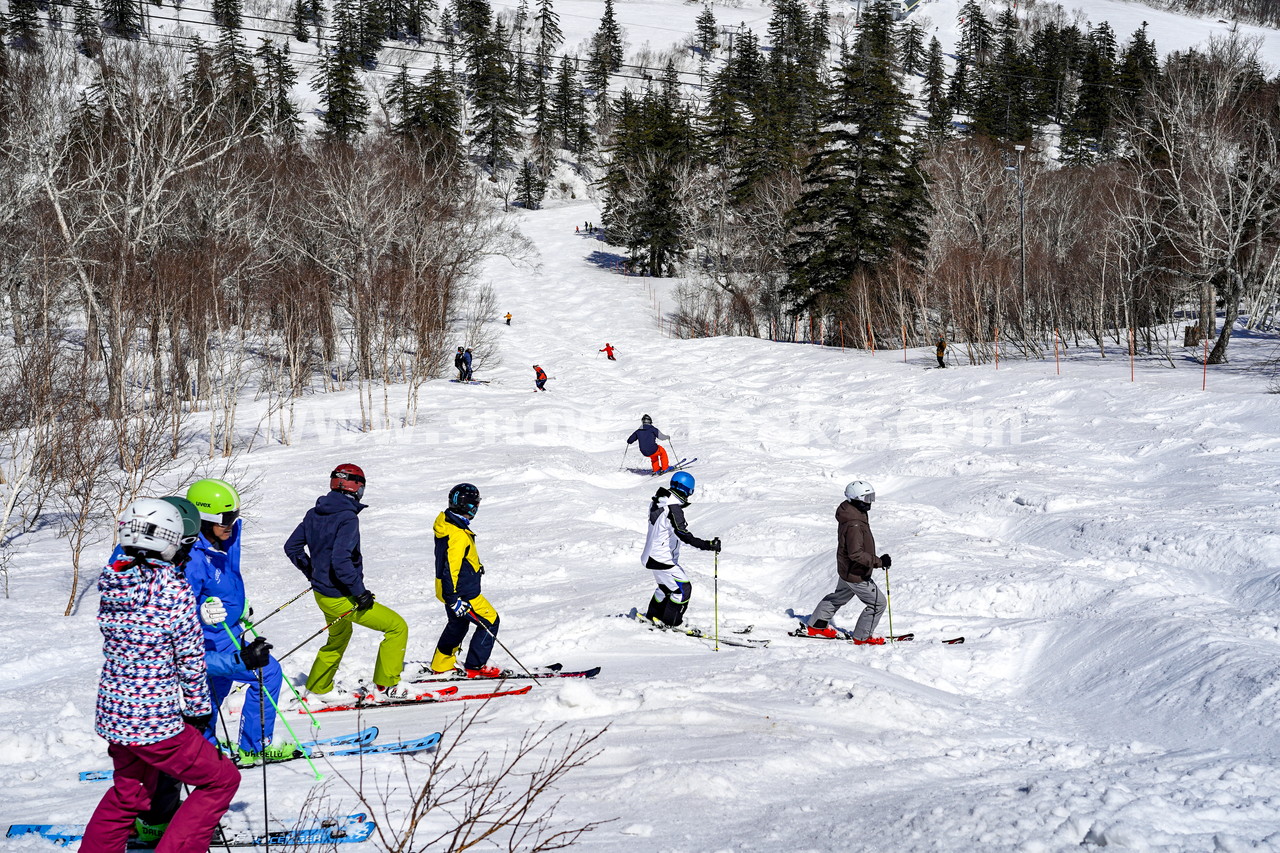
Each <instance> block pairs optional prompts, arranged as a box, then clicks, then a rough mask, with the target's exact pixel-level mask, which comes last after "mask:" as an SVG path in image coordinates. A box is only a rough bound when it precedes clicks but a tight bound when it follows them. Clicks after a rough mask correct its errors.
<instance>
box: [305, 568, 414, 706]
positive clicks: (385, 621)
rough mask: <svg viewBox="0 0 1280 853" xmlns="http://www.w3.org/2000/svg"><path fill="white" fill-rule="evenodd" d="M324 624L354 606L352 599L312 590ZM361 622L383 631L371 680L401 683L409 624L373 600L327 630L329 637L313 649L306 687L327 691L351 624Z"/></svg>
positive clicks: (380, 682) (349, 637)
mask: <svg viewBox="0 0 1280 853" xmlns="http://www.w3.org/2000/svg"><path fill="white" fill-rule="evenodd" d="M312 594H313V595H315V597H316V604H318V605H320V612H321V613H323V614H324V621H325V623H326V624H327V623H329V622H333V620H335V619H337V618H338V617H339V616H341V615H342V614H343V613H346V612H347V611H348V610H350V609H351V608H352V607H354V606H355V600H354V599H351V598H347V597H342V598H330V597H329V596H326V595H321V594H320V593H318V592H313V593H312ZM352 623H355V624H356V625H363V626H364V627H366V628H371V629H373V630H374V631H381V632H382V643H381V645H379V646H378V659H377V660H376V661H375V662H374V664H373V683H374V684H376V685H378V686H379V687H393V686H394V685H396V684H399V683H400V671H401V670H402V669H404V650H405V648H406V647H407V646H408V645H409V626H408V625H407V624H406V623H405V621H404V619H403V618H402V617H401V616H400V614H399V613H396V612H395V611H394V610H392V609H391V608H390V607H386V606H384V605H381V604H378V603H377V602H376V601H375V602H374V604H373V606H372V607H370V608H369V609H368V610H357V611H356V612H354V613H352V614H351V615H350V616H348V617H347V618H346V619H343V620H342V621H341V622H338V623H336V624H335V625H333V627H331V628H330V629H329V639H328V640H327V641H326V642H325V644H324V645H323V646H321V648H320V651H318V652H316V660H315V663H313V664H311V673H310V674H309V675H308V676H307V690H309V691H310V692H312V693H328V692H329V691H330V690H332V689H333V678H334V676H335V675H337V674H338V664H340V663H342V654H343V652H345V651H346V650H347V643H349V642H351V625H352Z"/></svg>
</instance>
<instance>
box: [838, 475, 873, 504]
mask: <svg viewBox="0 0 1280 853" xmlns="http://www.w3.org/2000/svg"><path fill="white" fill-rule="evenodd" d="M844 496H845V497H846V498H848V499H849V500H851V501H863V502H865V503H872V502H873V501H875V499H876V490H875V488H874V487H872V485H871V484H870V483H868V482H867V481H866V480H854V481H853V482H852V483H850V484H849V485H847V486H845V487H844Z"/></svg>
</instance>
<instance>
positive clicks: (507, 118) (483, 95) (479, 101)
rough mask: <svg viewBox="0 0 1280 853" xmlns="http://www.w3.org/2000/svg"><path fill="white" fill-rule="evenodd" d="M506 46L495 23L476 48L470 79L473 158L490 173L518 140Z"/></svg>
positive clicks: (499, 24)
mask: <svg viewBox="0 0 1280 853" xmlns="http://www.w3.org/2000/svg"><path fill="white" fill-rule="evenodd" d="M506 43H507V32H506V27H505V26H503V24H502V22H501V21H498V22H497V23H495V24H494V28H493V32H492V34H491V35H490V37H489V39H487V40H486V41H485V42H484V43H483V44H481V45H478V46H477V56H476V69H477V70H476V74H475V77H474V79H473V80H472V88H473V94H472V100H473V103H474V105H475V113H474V115H473V117H472V118H473V120H472V143H473V145H474V146H475V153H476V154H477V156H479V157H480V158H481V159H482V160H483V161H484V163H485V164H486V165H487V166H488V167H489V168H491V169H494V170H497V169H500V168H502V167H503V166H505V165H506V164H507V162H508V160H509V159H510V154H511V150H512V148H513V147H514V146H515V144H516V141H517V140H518V138H519V132H518V130H517V128H516V104H515V96H514V91H513V87H512V85H511V82H512V79H511V78H512V74H511V67H510V64H509V63H510V58H509V55H508V52H507V50H506Z"/></svg>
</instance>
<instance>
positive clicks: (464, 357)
mask: <svg viewBox="0 0 1280 853" xmlns="http://www.w3.org/2000/svg"><path fill="white" fill-rule="evenodd" d="M471 358H472V355H471V347H467V351H466V352H464V353H463V354H462V363H463V364H465V365H466V366H467V375H466V376H464V377H463V378H464V379H466V380H467V381H468V382H470V381H471V377H472V374H471Z"/></svg>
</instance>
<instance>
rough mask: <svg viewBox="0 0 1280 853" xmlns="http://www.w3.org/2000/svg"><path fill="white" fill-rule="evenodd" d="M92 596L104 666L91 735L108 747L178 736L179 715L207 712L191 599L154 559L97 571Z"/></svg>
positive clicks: (170, 568)
mask: <svg viewBox="0 0 1280 853" xmlns="http://www.w3.org/2000/svg"><path fill="white" fill-rule="evenodd" d="M98 592H99V593H101V595H102V600H101V602H100V603H99V604H98V628H99V630H101V631H102V637H103V643H102V654H103V655H104V656H105V657H106V659H107V660H106V663H105V664H103V667H102V679H101V681H100V682H99V684H98V707H97V719H96V725H95V727H94V729H95V731H97V733H98V734H99V735H100V736H101V737H103V738H105V739H106V740H108V741H110V742H111V743H119V744H134V745H140V744H148V743H156V742H158V741H162V740H165V739H167V738H171V737H173V736H175V735H177V734H178V733H179V732H181V731H182V727H183V725H184V723H183V721H182V714H183V710H184V708H185V711H186V713H188V714H191V715H198V714H208V713H210V712H211V711H212V710H213V706H212V705H211V704H210V701H209V684H208V679H207V675H206V672H205V666H204V645H203V643H202V641H201V632H200V623H199V620H198V619H197V618H196V600H195V597H194V596H193V595H192V592H191V587H190V586H189V585H188V584H187V582H186V580H185V579H184V578H183V576H182V572H181V570H180V569H178V568H177V567H175V566H174V565H173V564H171V563H166V562H164V561H163V560H158V559H145V560H130V559H124V560H120V561H118V562H115V563H112V564H111V565H109V566H107V567H106V568H104V569H103V570H102V576H101V577H100V578H99V579H98ZM179 698H181V704H180V703H179Z"/></svg>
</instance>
